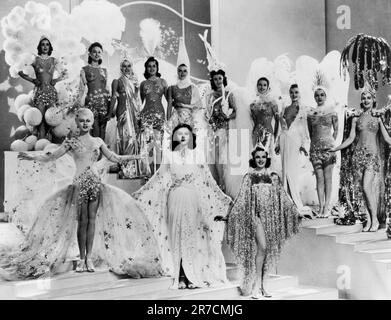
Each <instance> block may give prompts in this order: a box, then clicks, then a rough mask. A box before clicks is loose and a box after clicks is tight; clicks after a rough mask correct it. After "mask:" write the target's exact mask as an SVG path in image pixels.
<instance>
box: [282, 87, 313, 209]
mask: <svg viewBox="0 0 391 320" xmlns="http://www.w3.org/2000/svg"><path fill="white" fill-rule="evenodd" d="M289 94H290V97H291V100H292V103H291V104H290V105H289V106H287V107H285V108H284V109H283V111H282V113H281V118H280V120H281V134H280V135H279V137H278V140H277V143H276V153H277V154H279V153H281V162H282V174H281V178H282V179H281V180H282V184H283V186H284V189H285V190H286V191H287V192H288V194H289V195H290V197H291V198H292V200H293V202H294V204H295V205H296V207H297V208H298V209H299V211H300V214H301V215H303V216H304V215H309V216H311V215H312V211H311V208H309V207H307V206H304V205H303V202H302V199H301V191H302V186H303V182H302V178H303V176H304V175H305V171H304V170H303V162H304V161H305V160H304V159H303V158H302V157H303V156H302V154H303V155H304V156H306V157H307V156H308V154H307V151H306V149H305V148H306V144H307V141H309V134H308V127H307V110H306V108H305V107H304V106H303V105H301V104H300V92H299V87H298V85H297V84H293V85H291V87H290V89H289ZM307 162H308V164H309V161H308V160H307ZM309 165H310V164H309Z"/></svg>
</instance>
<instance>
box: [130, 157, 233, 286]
mask: <svg viewBox="0 0 391 320" xmlns="http://www.w3.org/2000/svg"><path fill="white" fill-rule="evenodd" d="M188 151H189V152H188V153H187V155H186V156H185V158H184V159H183V162H182V159H181V156H180V155H179V152H173V153H171V155H172V158H171V157H169V156H168V155H167V152H165V154H166V159H165V161H168V162H165V163H166V164H165V165H162V166H161V167H160V169H159V170H158V171H157V172H156V173H155V175H154V176H153V177H152V178H151V180H150V181H149V182H148V183H147V184H146V185H145V186H144V187H143V188H142V189H140V190H139V191H137V192H136V193H134V194H133V196H134V197H135V198H136V199H137V200H138V201H139V204H140V206H141V207H142V209H143V210H144V212H145V213H146V215H147V217H148V218H149V220H150V222H151V224H152V226H153V231H154V233H155V236H156V238H157V240H158V245H159V249H160V252H161V255H162V264H163V269H164V271H165V272H166V273H168V274H170V275H172V276H173V277H174V282H173V286H172V288H177V287H178V276H179V269H180V264H181V262H182V267H183V269H184V272H185V275H186V277H187V278H188V279H189V281H191V282H192V283H194V284H195V285H196V286H199V287H203V286H205V285H210V286H212V285H219V284H224V283H226V281H227V279H226V269H225V268H226V267H225V260H224V256H223V253H222V251H221V243H222V239H223V234H224V225H223V224H221V223H218V222H215V221H214V220H213V219H214V217H215V216H216V215H222V216H225V215H226V214H227V210H228V206H229V203H230V201H231V200H230V198H229V197H227V196H226V195H224V193H223V192H222V191H221V190H220V189H219V188H218V186H217V184H216V182H215V180H214V179H213V177H212V176H211V174H210V172H209V169H208V167H207V166H206V165H204V164H196V161H194V159H195V158H194V157H195V156H196V152H195V151H194V150H193V151H190V150H188ZM167 158H168V159H167ZM204 226H206V227H207V228H204Z"/></svg>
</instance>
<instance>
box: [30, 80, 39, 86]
mask: <svg viewBox="0 0 391 320" xmlns="http://www.w3.org/2000/svg"><path fill="white" fill-rule="evenodd" d="M31 82H32V83H33V84H34V85H35V86H36V87H39V86H40V85H41V81H39V80H38V79H33V80H32V81H31Z"/></svg>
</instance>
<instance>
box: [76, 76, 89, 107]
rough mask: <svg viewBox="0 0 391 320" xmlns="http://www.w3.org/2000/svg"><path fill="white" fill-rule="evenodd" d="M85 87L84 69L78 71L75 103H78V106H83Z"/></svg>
mask: <svg viewBox="0 0 391 320" xmlns="http://www.w3.org/2000/svg"><path fill="white" fill-rule="evenodd" d="M86 85H87V79H86V74H85V72H84V69H81V71H80V83H79V92H78V94H77V101H78V102H79V104H80V105H83V101H82V99H83V96H84V91H85V87H86Z"/></svg>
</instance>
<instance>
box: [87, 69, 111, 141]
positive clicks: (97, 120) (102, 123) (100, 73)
mask: <svg viewBox="0 0 391 320" xmlns="http://www.w3.org/2000/svg"><path fill="white" fill-rule="evenodd" d="M82 73H84V76H85V81H86V85H87V88H88V91H87V96H86V99H85V107H86V108H88V109H90V110H91V111H92V112H93V114H94V125H93V127H92V135H93V136H94V137H100V138H102V139H103V140H104V139H105V131H106V124H107V120H106V118H105V117H106V116H107V111H108V108H109V100H110V93H109V91H108V90H107V70H106V69H105V68H101V67H92V66H90V65H87V66H84V67H83V69H82Z"/></svg>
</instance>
